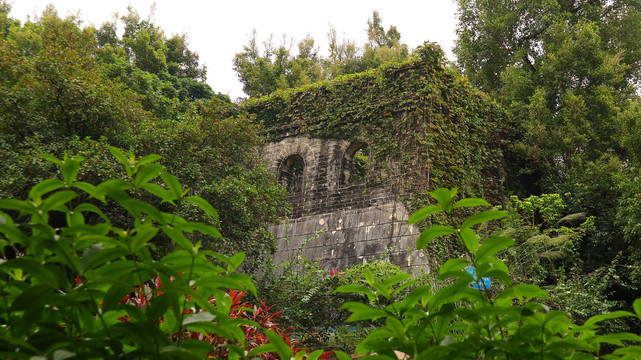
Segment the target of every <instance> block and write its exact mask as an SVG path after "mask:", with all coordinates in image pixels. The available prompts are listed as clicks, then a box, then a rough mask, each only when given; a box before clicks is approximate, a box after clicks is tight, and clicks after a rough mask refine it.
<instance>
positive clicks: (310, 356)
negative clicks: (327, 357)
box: [305, 350, 323, 360]
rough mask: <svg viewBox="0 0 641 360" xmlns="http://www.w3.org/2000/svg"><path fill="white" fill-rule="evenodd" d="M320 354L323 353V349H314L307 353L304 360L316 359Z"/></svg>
mask: <svg viewBox="0 0 641 360" xmlns="http://www.w3.org/2000/svg"><path fill="white" fill-rule="evenodd" d="M321 355H323V350H316V351H314V352H312V353H311V354H309V355H307V357H306V358H305V360H316V359H318V358H319V357H320V356H321Z"/></svg>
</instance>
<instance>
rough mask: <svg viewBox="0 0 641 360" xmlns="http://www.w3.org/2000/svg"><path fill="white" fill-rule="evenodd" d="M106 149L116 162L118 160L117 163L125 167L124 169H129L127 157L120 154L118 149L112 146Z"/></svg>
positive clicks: (129, 164)
mask: <svg viewBox="0 0 641 360" xmlns="http://www.w3.org/2000/svg"><path fill="white" fill-rule="evenodd" d="M108 149H109V152H110V153H111V155H113V156H114V157H115V158H116V160H118V162H120V163H121V164H123V165H125V167H126V168H129V167H131V163H130V162H129V160H128V159H127V157H126V156H125V155H124V154H123V153H122V151H120V149H118V148H117V147H114V146H108Z"/></svg>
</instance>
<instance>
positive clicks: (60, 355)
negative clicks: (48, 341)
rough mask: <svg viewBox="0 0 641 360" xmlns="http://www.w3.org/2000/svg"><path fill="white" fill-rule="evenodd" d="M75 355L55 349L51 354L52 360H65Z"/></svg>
mask: <svg viewBox="0 0 641 360" xmlns="http://www.w3.org/2000/svg"><path fill="white" fill-rule="evenodd" d="M76 355H77V354H76V353H74V352H71V351H69V350H64V349H57V350H56V351H54V352H53V357H52V358H53V360H65V359H71V358H73V357H75V356H76Z"/></svg>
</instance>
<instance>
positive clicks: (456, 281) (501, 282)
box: [337, 188, 641, 359]
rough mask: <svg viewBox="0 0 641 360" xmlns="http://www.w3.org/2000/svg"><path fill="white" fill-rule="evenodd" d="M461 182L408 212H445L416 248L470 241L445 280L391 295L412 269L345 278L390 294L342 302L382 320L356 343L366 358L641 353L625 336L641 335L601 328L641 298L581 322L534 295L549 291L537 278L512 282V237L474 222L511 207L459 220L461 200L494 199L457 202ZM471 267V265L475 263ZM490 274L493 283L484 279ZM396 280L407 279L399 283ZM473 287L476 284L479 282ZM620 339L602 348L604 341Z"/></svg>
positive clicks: (639, 309)
mask: <svg viewBox="0 0 641 360" xmlns="http://www.w3.org/2000/svg"><path fill="white" fill-rule="evenodd" d="M456 193H457V191H456V189H453V190H447V189H442V188H441V189H437V190H435V191H433V192H430V195H431V196H432V197H433V198H434V199H436V201H437V202H438V204H437V205H431V206H427V207H425V208H423V209H421V210H419V211H418V212H417V213H415V214H413V215H412V216H411V217H410V220H409V221H410V223H415V222H417V221H420V220H422V219H424V218H426V217H428V216H430V215H433V214H437V213H442V214H445V216H446V218H447V219H449V223H448V224H447V225H435V226H432V227H430V228H428V229H426V230H424V231H423V232H422V233H421V235H420V236H419V238H418V240H417V247H418V248H419V249H421V248H423V247H425V246H426V244H427V243H429V242H430V241H432V240H434V239H435V238H438V237H442V236H453V237H455V238H456V239H458V241H460V242H461V243H462V244H463V245H464V246H465V249H466V252H467V254H466V257H465V258H458V259H450V260H448V261H447V262H446V263H445V264H444V265H443V266H441V268H440V269H439V276H438V278H439V279H440V280H442V281H446V282H447V286H445V287H443V288H441V289H438V290H437V291H434V290H433V289H432V288H431V287H430V286H427V285H422V286H418V287H416V288H414V289H412V290H411V291H410V293H409V294H408V295H407V296H406V297H405V298H403V299H402V300H400V301H393V300H392V299H394V297H395V296H396V295H397V294H398V293H399V292H400V291H402V290H403V289H404V288H407V287H410V286H411V285H412V282H411V281H409V282H408V281H406V280H408V279H409V277H410V275H407V274H399V275H396V276H393V277H389V278H376V277H375V276H374V275H373V274H372V273H371V272H370V273H366V280H367V285H365V286H364V285H359V284H352V285H345V286H341V287H340V288H338V289H337V291H338V292H341V293H351V292H355V293H359V294H363V295H365V296H367V297H368V299H369V300H370V302H371V303H373V302H375V300H376V299H377V298H379V297H382V298H384V299H385V300H387V301H391V303H390V305H388V306H387V307H385V308H384V309H380V308H377V307H375V306H369V305H366V304H363V303H361V302H350V303H347V304H345V305H344V308H345V309H348V310H349V311H351V313H352V314H351V315H350V317H349V319H348V321H361V320H368V321H379V322H382V323H384V325H383V326H381V327H379V328H377V329H376V330H374V331H373V332H372V333H370V334H369V335H368V337H367V338H366V339H365V340H364V341H363V342H361V343H360V344H359V345H358V346H357V347H356V354H357V355H361V354H364V355H366V356H364V357H363V358H364V359H367V358H377V359H397V353H395V351H398V352H402V353H403V354H406V355H408V357H409V358H411V359H433V358H448V359H454V358H455V359H479V358H482V359H534V358H536V359H588V358H589V359H592V358H594V357H595V356H597V357H602V358H605V359H609V358H627V359H633V358H638V356H639V354H641V346H638V345H637V346H628V347H624V345H626V344H628V341H634V342H637V343H638V342H641V337H640V336H638V335H637V334H632V333H616V334H606V335H600V334H599V323H601V322H603V321H604V320H609V319H617V318H622V317H633V318H636V319H637V320H638V319H639V318H641V299H638V300H636V301H635V302H634V311H635V313H631V312H627V311H615V312H612V313H609V314H604V315H596V316H593V317H590V318H589V319H588V320H586V321H585V323H584V324H583V325H576V324H574V323H573V322H572V321H571V320H570V319H569V318H568V315H567V313H565V312H562V311H551V310H550V309H549V308H548V307H547V306H545V305H544V304H541V303H538V302H536V301H535V299H546V298H548V294H547V293H546V292H545V291H543V290H542V289H541V288H539V287H538V286H536V285H530V284H519V285H512V281H511V278H510V273H509V271H508V268H507V266H506V265H505V263H504V261H503V260H501V259H499V258H498V257H497V254H499V253H500V252H501V251H503V250H505V249H507V248H508V247H510V246H512V245H513V243H514V241H513V240H511V239H510V238H508V237H505V236H493V237H490V238H489V239H487V240H485V241H484V242H482V243H480V242H479V237H478V235H477V231H476V230H474V228H475V227H476V225H478V224H482V223H486V222H488V221H491V220H497V219H501V218H503V217H505V216H506V212H504V211H497V210H484V211H481V212H478V213H476V214H474V215H471V216H469V217H468V218H467V219H465V220H464V221H462V223H459V222H458V221H456V220H455V219H456V218H457V217H456V216H455V213H456V212H457V211H460V210H461V209H463V208H469V207H475V206H489V204H488V203H487V202H486V201H485V200H482V199H462V200H460V201H457V202H454V198H455V196H456ZM471 268H473V269H474V271H470V269H471ZM488 277H489V278H490V279H491V281H492V282H493V283H494V284H492V285H490V284H488V283H487V282H485V281H479V279H484V278H488ZM398 284H402V285H401V286H398ZM473 287H476V288H477V289H474V288H473ZM604 344H611V345H613V346H615V347H616V350H614V352H613V353H611V354H603V348H602V345H604Z"/></svg>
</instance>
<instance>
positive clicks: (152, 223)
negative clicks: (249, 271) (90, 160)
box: [0, 147, 321, 359]
mask: <svg viewBox="0 0 641 360" xmlns="http://www.w3.org/2000/svg"><path fill="white" fill-rule="evenodd" d="M110 151H111V153H112V154H113V155H114V156H115V157H116V159H117V160H118V162H119V164H120V166H122V165H124V167H125V170H126V173H127V179H128V180H122V179H110V180H107V181H105V182H102V183H100V184H98V185H96V186H94V185H92V184H89V183H87V182H82V181H77V180H76V176H77V175H78V173H79V171H80V161H81V160H82V159H81V158H79V157H77V158H68V157H65V159H64V160H63V161H60V160H59V159H57V158H55V157H53V156H51V155H44V157H45V158H46V159H47V160H49V161H51V162H53V163H55V164H57V165H58V166H60V167H61V169H62V177H63V180H59V179H48V180H44V181H42V182H40V183H39V184H37V185H36V186H34V187H33V188H32V189H31V190H30V192H29V197H28V199H27V200H24V201H23V200H16V199H0V209H2V211H0V234H1V235H0V249H1V250H2V258H1V259H0V357H1V358H12V359H44V358H49V359H66V358H69V357H74V358H91V359H95V358H102V359H118V358H127V359H132V358H137V359H140V358H154V359H203V358H206V357H207V355H208V354H210V353H212V352H214V351H216V350H217V347H218V346H224V347H226V348H227V350H226V352H227V353H228V354H229V358H252V357H254V356H256V355H259V354H264V353H278V355H279V356H280V357H281V358H290V357H294V354H293V350H292V348H291V346H290V345H289V344H286V343H285V341H284V340H283V338H281V334H279V333H277V332H275V331H273V330H265V331H264V334H265V335H266V336H267V338H269V340H270V342H269V343H267V344H264V345H261V346H258V347H256V344H253V343H250V342H246V341H248V340H249V339H246V337H245V333H244V332H243V330H242V328H241V327H240V325H241V324H243V325H249V326H259V325H258V323H256V322H254V321H250V320H247V319H244V318H239V317H238V316H236V318H232V317H230V311H231V307H232V305H233V303H234V301H233V300H232V298H231V297H230V295H229V292H228V290H229V289H230V288H232V289H240V290H249V291H251V292H253V293H254V294H255V293H256V288H255V287H254V285H253V283H252V279H251V278H250V277H249V276H248V275H244V274H240V273H237V272H235V270H236V269H237V268H238V266H240V265H241V263H242V262H243V260H244V258H245V255H244V253H237V254H235V255H234V256H231V257H227V256H223V255H221V254H219V253H216V252H213V251H208V250H202V248H201V245H202V243H201V242H200V241H199V242H197V243H193V242H192V241H190V240H189V239H188V234H190V233H193V232H199V233H201V234H203V235H206V236H207V237H208V238H209V239H213V240H216V239H220V238H221V235H220V233H219V232H218V230H217V229H216V228H214V227H213V226H210V225H207V224H204V223H201V222H192V221H188V220H186V219H184V218H183V217H181V216H179V215H177V214H175V213H172V212H171V211H164V210H161V209H159V208H156V207H154V206H153V205H150V204H149V203H147V202H143V201H140V200H138V199H136V198H134V197H133V196H132V194H134V193H140V192H145V193H148V194H150V195H153V196H155V197H158V198H160V199H161V200H162V203H164V204H167V205H168V206H169V207H170V208H172V207H175V206H177V205H179V204H181V203H190V204H192V205H193V206H194V207H195V208H196V209H198V211H201V212H203V213H205V214H207V215H208V216H210V217H212V218H216V219H217V218H218V213H217V211H216V210H214V208H213V207H212V206H211V204H209V203H208V202H207V201H206V200H204V199H203V198H201V197H197V196H185V193H186V189H183V188H182V186H181V184H180V182H178V180H177V179H176V178H175V177H174V176H172V175H170V174H168V173H166V172H165V171H164V168H163V166H161V165H159V164H158V163H157V161H158V160H159V159H160V157H159V156H157V155H148V156H145V157H142V158H139V159H136V158H135V157H134V156H133V155H129V156H127V155H125V154H123V153H122V152H121V151H120V150H118V149H117V148H113V147H112V148H110ZM86 197H88V198H89V199H88V200H87V201H86V202H83V201H81V200H80V199H82V198H86ZM97 203H104V204H107V205H109V206H110V207H119V208H122V209H124V211H126V213H127V214H128V215H129V216H130V217H131V218H132V219H133V223H132V225H131V226H122V225H121V224H118V223H115V222H112V221H111V220H110V218H109V217H107V216H106V215H105V213H104V212H103V211H101V210H100V209H99V208H98V207H97V206H96V205H95V204H97ZM92 218H93V219H94V221H92V222H91V223H92V224H90V221H89V220H90V219H92ZM96 219H99V220H98V221H96ZM52 223H57V224H58V225H56V227H54V226H52V225H51V224H52ZM61 224H62V225H61ZM161 233H162V234H164V235H165V236H167V237H168V238H169V239H171V242H172V244H173V246H174V250H173V251H171V252H169V253H168V254H167V255H165V256H163V257H161V258H159V259H154V257H153V256H152V254H153V250H154V245H153V243H152V240H153V239H154V238H155V237H157V236H158V235H159V234H161ZM9 248H11V249H13V250H14V251H16V252H18V256H7V253H6V252H7V250H8V249H9ZM157 280H158V281H159V283H158V282H157ZM151 283H154V284H155V285H156V286H153V287H151V285H150V284H151ZM141 284H148V285H150V286H145V287H143V288H144V289H147V290H146V291H148V292H149V293H146V294H144V295H142V296H140V297H142V298H145V299H144V302H145V303H146V304H145V306H137V305H140V304H136V303H132V302H128V301H125V300H123V299H125V298H128V296H127V295H129V294H130V293H131V292H133V291H134V288H135V287H137V286H140V285H141ZM160 284H162V286H159V285H160ZM136 295H140V294H138V293H136ZM212 299H215V300H214V301H212ZM234 310H235V311H236V312H238V311H239V310H238V309H234ZM194 332H197V333H201V334H205V335H204V336H203V338H202V339H198V337H197V336H194ZM209 336H212V337H216V338H217V339H221V341H220V342H218V341H216V342H210V341H207V340H208V338H209ZM223 339H224V340H226V341H222V340H223ZM254 339H255V338H254ZM304 354H305V352H304V351H302V352H300V353H299V354H298V355H296V358H297V359H299V358H301V357H302V356H303V355H304ZM320 355H321V352H316V353H314V354H311V355H310V357H309V359H314V358H317V357H318V356H320ZM266 358H270V357H266Z"/></svg>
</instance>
